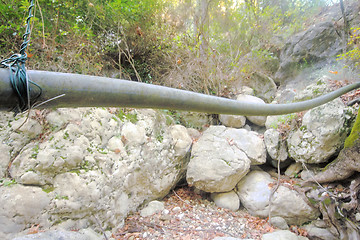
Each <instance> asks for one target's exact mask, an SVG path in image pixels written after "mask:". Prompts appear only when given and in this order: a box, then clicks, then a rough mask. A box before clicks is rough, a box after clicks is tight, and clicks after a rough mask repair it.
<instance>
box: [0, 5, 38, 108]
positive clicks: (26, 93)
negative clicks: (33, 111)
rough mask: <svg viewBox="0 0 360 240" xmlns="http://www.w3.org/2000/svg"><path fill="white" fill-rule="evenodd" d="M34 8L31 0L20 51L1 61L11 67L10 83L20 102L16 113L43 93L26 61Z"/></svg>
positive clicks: (29, 105)
mask: <svg viewBox="0 0 360 240" xmlns="http://www.w3.org/2000/svg"><path fill="white" fill-rule="evenodd" d="M33 8H34V2H33V0H31V1H30V6H29V15H28V17H27V19H26V31H25V34H24V35H23V43H22V44H21V46H20V53H19V54H13V55H12V56H11V57H9V58H8V59H5V60H3V61H1V62H0V64H1V66H2V67H8V68H9V70H10V84H11V87H12V89H13V90H14V92H15V94H16V95H17V97H18V99H19V102H18V104H17V105H16V106H14V109H13V111H14V113H15V115H16V114H17V113H19V112H23V111H26V110H27V109H30V108H31V106H32V104H33V103H35V102H36V100H37V99H38V98H39V97H40V95H41V93H42V89H41V87H40V86H39V85H37V84H36V83H34V82H32V81H31V80H30V79H29V76H28V75H27V73H26V68H25V63H26V60H27V54H26V48H27V46H28V44H29V42H30V38H29V35H30V33H31V29H30V20H31V18H32V17H33V15H32V9H33ZM34 87H35V88H34Z"/></svg>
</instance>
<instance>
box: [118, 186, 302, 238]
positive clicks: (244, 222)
mask: <svg viewBox="0 0 360 240" xmlns="http://www.w3.org/2000/svg"><path fill="white" fill-rule="evenodd" d="M162 201H163V203H164V209H163V210H159V211H157V212H156V213H154V214H152V215H150V216H141V215H142V214H141V212H136V213H134V214H132V215H130V216H129V217H128V218H126V220H125V225H124V227H123V228H121V229H119V230H118V231H117V232H116V233H115V234H113V235H112V238H114V239H117V240H120V239H129V240H130V239H182V240H186V239H189V240H190V239H216V238H220V239H221V237H233V238H238V239H261V236H262V235H263V234H265V233H270V232H273V231H274V230H276V228H274V227H272V226H270V224H269V223H268V221H267V219H261V218H257V217H253V216H251V215H250V214H249V213H247V211H246V210H245V209H244V208H240V210H238V211H236V212H233V211H230V210H226V209H223V208H219V207H217V206H216V205H215V204H214V202H212V201H211V200H210V198H209V195H208V194H197V193H195V192H194V191H193V189H192V188H190V187H188V186H184V187H181V188H177V189H176V190H173V191H172V192H171V193H170V194H169V195H168V196H167V197H166V198H164V199H163V200H162ZM291 230H292V231H293V232H294V233H296V234H297V235H302V236H306V235H307V233H306V231H305V230H303V229H300V228H298V227H296V226H291Z"/></svg>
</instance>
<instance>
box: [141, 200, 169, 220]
mask: <svg viewBox="0 0 360 240" xmlns="http://www.w3.org/2000/svg"><path fill="white" fill-rule="evenodd" d="M162 210H164V203H163V202H160V201H151V202H149V204H148V205H147V207H145V208H143V209H141V211H140V215H141V216H142V217H147V216H151V215H153V214H154V213H156V212H158V211H162Z"/></svg>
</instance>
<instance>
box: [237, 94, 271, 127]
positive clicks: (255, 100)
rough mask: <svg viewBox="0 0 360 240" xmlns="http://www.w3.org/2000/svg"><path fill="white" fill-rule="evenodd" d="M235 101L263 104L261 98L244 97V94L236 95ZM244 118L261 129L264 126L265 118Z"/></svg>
mask: <svg viewBox="0 0 360 240" xmlns="http://www.w3.org/2000/svg"><path fill="white" fill-rule="evenodd" d="M236 100H238V101H243V102H251V103H260V104H265V102H264V100H262V99H261V98H258V97H255V96H251V95H245V94H240V95H238V96H237V98H236ZM246 118H247V119H248V120H249V121H250V122H252V123H253V124H256V125H258V126H261V127H263V126H265V122H266V116H246Z"/></svg>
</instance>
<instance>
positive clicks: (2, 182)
mask: <svg viewBox="0 0 360 240" xmlns="http://www.w3.org/2000/svg"><path fill="white" fill-rule="evenodd" d="M15 184H17V182H16V181H15V179H12V180H8V179H0V186H4V187H10V186H12V185H15Z"/></svg>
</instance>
